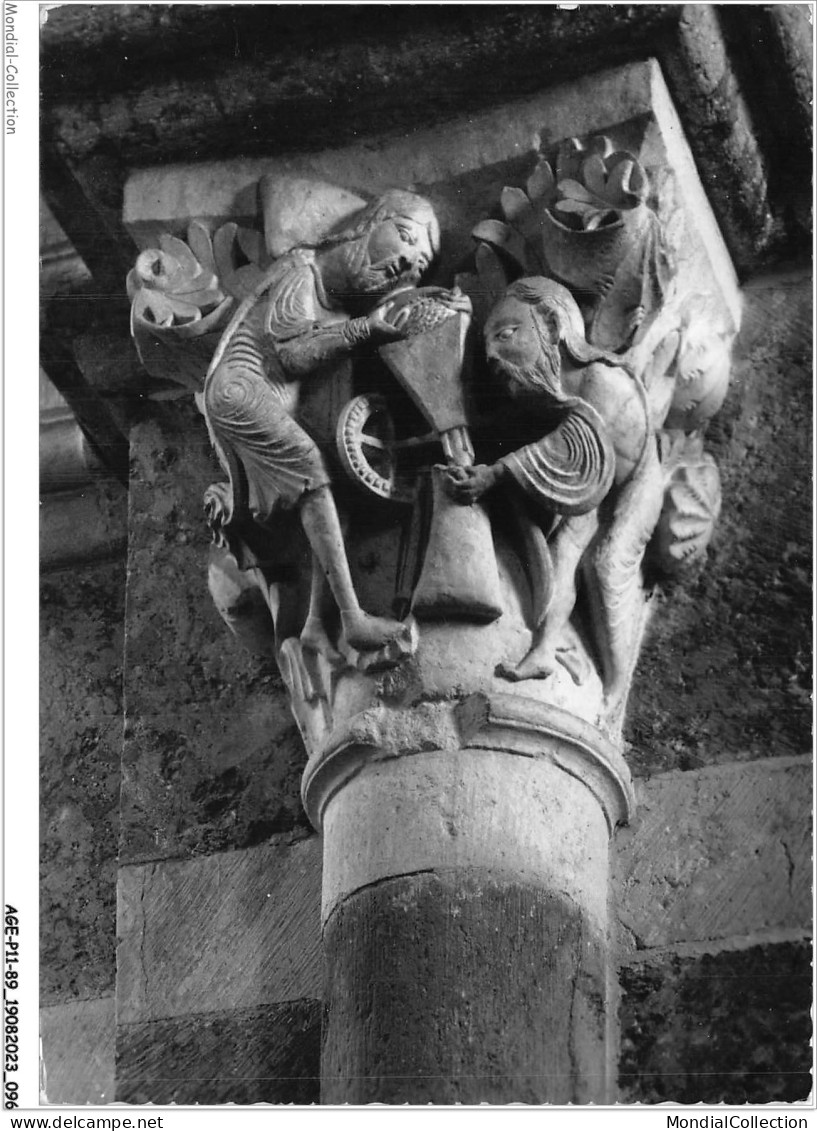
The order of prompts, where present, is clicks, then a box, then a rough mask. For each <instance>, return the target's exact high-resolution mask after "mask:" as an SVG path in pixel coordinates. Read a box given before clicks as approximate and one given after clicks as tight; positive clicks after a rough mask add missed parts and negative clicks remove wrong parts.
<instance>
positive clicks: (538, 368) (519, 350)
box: [449, 277, 664, 709]
mask: <svg viewBox="0 0 817 1131" xmlns="http://www.w3.org/2000/svg"><path fill="white" fill-rule="evenodd" d="M484 340H485V351H486V356H487V359H488V362H489V364H490V366H491V368H492V370H493V372H494V374H495V375H496V376H497V377H498V378H499V379H500V380H501V381H502V382H503V383H504V385H505V388H506V390H507V392H508V394H509V395H510V397H511V398H512V400H513V401H514V403H515V405H516V406H517V408H518V411H519V417H520V419H523V420H525V421H526V424H527V426H528V428H529V430H530V431H531V432H532V433H533V434H534V436H535V432H536V425H537V423H538V424H539V427H540V428H542V427H547V428H548V430H547V431H546V432H545V433H544V435H541V436H539V437H536V438H533V439H532V440H531V441H530V442H529V443H526V444H524V445H523V446H521V447H520V448H518V449H516V450H514V451H511V452H510V453H509V454H507V455H504V456H502V457H501V458H499V459H498V460H496V461H495V462H493V463H491V464H482V465H477V466H475V467H471V468H455V469H451V471H450V473H449V480H450V493H451V495H452V497H453V498H454V499H456V500H457V501H458V502H460V503H464V504H468V503H471V502H473V501H475V500H477V499H479V498H481V497H482V496H483V495H485V494H486V493H487V492H489V491H492V490H494V489H498V490H499V491H501V492H503V493H505V494H506V495H507V496H508V500H509V502H510V504H511V505H512V507H513V508H514V511H515V513H516V514H517V516H518V523H519V526H520V528H521V530H522V532H523V535H524V540H525V548H526V551H527V552H526V555H525V557H526V566H527V572H528V576H529V581H530V585H531V591H532V594H533V606H534V615H533V625H532V641H531V645H530V648H529V649H528V651H527V653H526V654H525V655H524V656H523V657H521V658H520V659H519V660H518V661H516V662H510V661H505V662H503V663H502V664H501V667H500V670H501V673H502V674H503V675H504V676H505V677H506V678H507V679H509V680H513V681H517V682H518V681H522V680H527V679H547V678H548V677H549V676H551V675H553V674H554V673H555V672H556V671H557V670H558V665H560V664H561V665H562V666H563V667H564V668H565V669H566V670H567V671H568V672H569V673H570V675H571V676H572V678H573V679H574V680H575V682H576V683H578V684H580V683H582V682H584V680H585V679H586V675H587V660H586V658H584V657H583V655H582V650H581V649H580V648H578V647H577V645H576V637H575V634H572V633H568V631H567V630H568V624H569V621H570V618H571V615H572V614H573V612H574V608H575V605H576V589H577V577H578V573H579V571H580V568H581V570H582V571H583V573H584V576H585V578H586V582H587V589H588V597H589V600H590V603H591V606H592V611H593V614H594V615H593V616H592V618H591V623H592V636H593V641H592V643H593V648H594V650H595V653H596V655H597V656H598V659H599V661H600V664H601V670H602V682H603V686H604V692H605V697H606V700H607V707H608V709H613V708H614V707H615V705H617V704H618V703H620V701H621V699H622V696H623V695H624V693H625V691H626V684H627V677H628V675H629V671H630V668H631V666H632V662H633V653H634V638H633V637H634V628H635V626H636V625H637V623H638V609H637V603H638V594H639V590H640V580H639V573H640V566H641V561H642V558H643V554H644V549H645V547H646V545H647V542H648V541H649V539H650V536H651V535H652V533H653V530H654V529H655V525H656V523H657V521H658V518H659V515H660V513H661V506H662V502H663V495H664V487H663V481H662V478H661V474H660V466H659V460H658V449H657V445H656V439H655V435H654V434H653V430H652V428H651V423H650V410H649V403H648V400H647V395H646V391H645V389H644V386H643V384H642V383H641V381H640V380H639V379H638V378H637V377H636V376H635V375H634V374H633V372H632V371H629V370H628V369H627V368H626V367H625V365H624V364H623V363H622V360H621V359H620V358H618V357H616V356H615V355H613V354H610V353H608V352H606V351H605V350H602V349H599V348H597V347H595V346H591V345H590V344H589V343H588V342H587V341H586V339H585V336H584V323H583V321H582V316H581V312H580V311H579V307H578V305H577V304H576V301H575V300H574V299H573V297H572V295H571V294H570V292H569V291H568V290H567V288H566V287H564V286H562V285H560V284H559V283H556V282H554V281H552V280H550V279H546V278H543V277H534V278H526V279H520V280H518V281H516V282H515V283H512V284H511V285H510V286H509V287H508V288H507V290H506V292H505V294H504V296H503V297H502V299H501V300H500V301H499V303H497V305H496V306H495V307H494V308H493V310H492V311H491V313H490V315H489V317H488V320H487V322H486V323H485V328H484Z"/></svg>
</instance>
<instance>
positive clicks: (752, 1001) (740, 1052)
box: [619, 943, 812, 1104]
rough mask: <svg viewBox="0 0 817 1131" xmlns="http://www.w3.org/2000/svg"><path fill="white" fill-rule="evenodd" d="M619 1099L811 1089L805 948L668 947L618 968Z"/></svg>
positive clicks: (765, 1099)
mask: <svg viewBox="0 0 817 1131" xmlns="http://www.w3.org/2000/svg"><path fill="white" fill-rule="evenodd" d="M621 983H622V990H623V997H622V1003H621V1025H622V1043H621V1062H620V1071H619V1084H620V1089H621V1090H620V1096H619V1099H620V1102H623V1103H664V1102H667V1101H672V1102H674V1103H681V1104H697V1103H708V1104H720V1103H725V1104H744V1103H755V1104H764V1103H791V1102H793V1101H796V1100H805V1099H807V1098H808V1096H809V1093H810V1090H811V1071H810V1070H811V1065H812V1057H811V1051H810V1049H809V1038H810V1036H811V1021H810V1018H809V1009H810V1006H811V1001H812V991H811V948H810V946H809V945H808V944H807V943H801V944H799V945H797V944H781V945H777V946H757V947H752V948H751V949H749V950H743V951H731V952H723V953H721V954H717V955H708V954H707V955H703V956H702V957H700V958H680V957H677V956H672V955H670V956H665V957H663V958H661V959H656V960H653V961H650V962H644V963H638V964H636V965H633V966H630V967H627V968H625V969H624V970H623V971H622V975H621Z"/></svg>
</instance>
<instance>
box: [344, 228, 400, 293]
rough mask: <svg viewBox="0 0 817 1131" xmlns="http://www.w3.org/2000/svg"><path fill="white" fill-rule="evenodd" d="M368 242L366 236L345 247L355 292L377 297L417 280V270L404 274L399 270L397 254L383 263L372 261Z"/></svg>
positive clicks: (348, 268)
mask: <svg viewBox="0 0 817 1131" xmlns="http://www.w3.org/2000/svg"><path fill="white" fill-rule="evenodd" d="M366 242H367V241H366V238H365V237H364V238H363V239H359V240H354V242H352V243H349V244H347V245H346V246H345V247H344V249H343V263H344V266H345V268H346V277H347V279H348V280H349V282H350V285H351V289H352V290H353V291H354V292H355V294H357V295H365V296H368V297H374V298H376V297H378V296H380V295H385V294H388V293H389V291H393V290H395V289H396V288H397V287H398V286H404V285H405V284H406V283H416V282H417V278H418V276H417V274H416V272H414V271H404V272H403V273H402V274H400V273H399V272H398V266H399V259H398V257H397V256H395V257H393V258H392V259H384V260H383V261H382V262H381V263H372V261H371V260H370V259H369V252H368V248H367V246H366Z"/></svg>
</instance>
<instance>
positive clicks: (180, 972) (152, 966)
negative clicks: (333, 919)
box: [116, 837, 322, 1024]
mask: <svg viewBox="0 0 817 1131" xmlns="http://www.w3.org/2000/svg"><path fill="white" fill-rule="evenodd" d="M276 839H277V840H278V843H277V844H269V845H263V846H259V847H257V848H251V849H247V850H245V851H242V852H224V853H222V852H220V853H217V854H215V855H213V856H208V857H207V858H205V859H196V860H185V861H172V862H161V863H157V864H147V865H139V866H136V865H128V866H126V867H124V868H122V869H121V870H120V873H119V889H118V909H117V933H118V935H119V940H120V941H119V946H118V949H117V984H116V995H117V1017H118V1020H119V1022H120V1024H131V1023H134V1022H142V1021H148V1020H151V1021H152V1020H155V1019H157V1018H165V1017H178V1016H180V1015H183V1014H192V1013H204V1012H207V1011H210V1010H231V1009H249V1008H253V1007H255V1006H256V1005H259V1004H264V1005H266V1004H269V1003H275V1002H282V1001H293V1000H295V999H296V998H302V997H304V998H306V997H310V998H311V997H318V996H319V995H320V985H321V977H322V968H321V951H320V892H321V856H320V843H319V841H318V840H317V838H316V837H314V838H313V839H312V840H309V841H306V842H304V843H301V844H296V845H294V846H288V845H287V844H286V843H285V841H284V838H276Z"/></svg>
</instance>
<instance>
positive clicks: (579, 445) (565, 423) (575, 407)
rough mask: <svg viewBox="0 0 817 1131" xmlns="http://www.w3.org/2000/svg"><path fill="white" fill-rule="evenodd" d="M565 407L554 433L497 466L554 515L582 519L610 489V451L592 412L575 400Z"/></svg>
mask: <svg viewBox="0 0 817 1131" xmlns="http://www.w3.org/2000/svg"><path fill="white" fill-rule="evenodd" d="M566 405H569V407H566V415H565V418H564V420H562V422H561V423H560V424H559V425H558V427H557V428H555V429H554V430H553V431H552V432H549V433H548V434H547V435H546V436H543V437H542V438H541V439H540V440H536V441H534V442H533V443H530V444H526V445H525V446H524V447H521V448H519V449H517V450H516V451H514V452H511V453H510V454H509V455H507V456H504V457H503V458H502V459H501V460H500V463H502V464H503V465H504V467H505V469H506V471H507V472H508V474H509V475H510V476H511V477H512V478H513V480H514V481H515V483H517V484H518V486H519V487H520V488H521V489H522V491H523V492H524V493H525V494H526V495H527V496H528V497H529V498H531V499H532V500H533V501H534V502H535V503H538V504H539V505H540V506H542V505H544V506H546V507H548V508H549V509H551V510H554V511H556V512H557V513H558V514H565V515H572V514H584V513H585V512H586V511H589V510H592V509H593V508H594V507H597V506H598V505H599V503H600V502H601V501H602V499H603V498H604V497H605V495H606V494H607V492H608V491H609V490H610V487H611V486H612V483H613V477H614V475H615V469H616V459H615V452H614V450H613V445H612V443H611V441H610V438H609V436H608V433H607V429H606V428H605V426H604V422H603V421H602V419H601V417H600V416H599V414H598V413H597V412H596V410H595V409H594V408H592V407H591V406H590V405H589V404H587V403H586V402H585V401H582V400H581V399H579V398H571V399H570V400H569V401H568V402H566Z"/></svg>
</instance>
